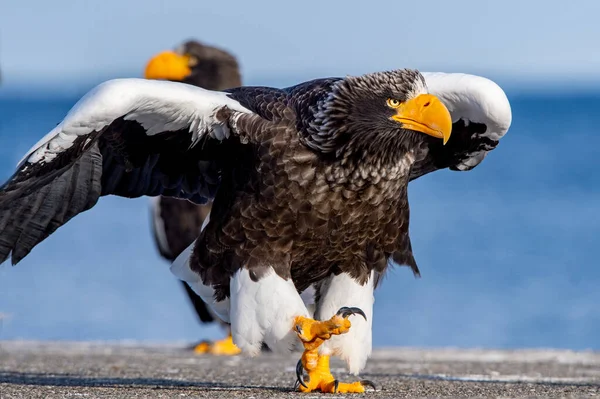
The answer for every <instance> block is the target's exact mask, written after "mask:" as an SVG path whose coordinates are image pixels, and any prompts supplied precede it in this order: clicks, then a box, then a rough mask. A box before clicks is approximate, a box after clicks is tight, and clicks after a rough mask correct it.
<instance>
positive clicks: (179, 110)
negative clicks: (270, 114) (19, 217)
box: [19, 79, 251, 166]
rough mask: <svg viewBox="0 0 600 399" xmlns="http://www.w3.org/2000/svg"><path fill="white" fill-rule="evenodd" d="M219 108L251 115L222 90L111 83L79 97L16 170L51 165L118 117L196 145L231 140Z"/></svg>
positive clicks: (138, 81)
mask: <svg viewBox="0 0 600 399" xmlns="http://www.w3.org/2000/svg"><path fill="white" fill-rule="evenodd" d="M222 107H228V108H230V109H231V110H233V111H237V112H241V113H251V111H250V110H248V109H247V108H245V107H243V106H242V105H241V104H240V103H239V102H237V101H235V100H233V99H231V98H230V97H228V96H227V93H224V92H218V91H211V90H205V89H202V88H200V87H196V86H192V85H187V84H184V83H176V82H168V81H160V80H146V79H114V80H109V81H107V82H104V83H102V84H100V85H98V86H96V87H95V88H94V89H92V90H91V91H89V92H88V93H87V94H86V95H85V96H83V97H82V98H81V99H80V100H79V101H78V102H77V104H75V106H73V108H72V109H71V110H70V111H69V113H68V114H67V116H66V117H65V119H64V120H63V121H62V122H61V123H60V124H59V125H58V126H56V127H55V128H54V129H52V131H51V132H50V133H48V134H47V135H46V136H44V137H43V138H42V139H41V140H40V141H39V142H38V143H36V145H34V146H33V147H32V148H31V149H30V150H29V151H28V152H27V154H26V155H25V156H24V157H23V159H22V160H21V161H20V162H19V166H21V165H22V164H23V162H25V161H27V162H29V163H36V162H42V161H45V162H48V161H51V160H52V159H54V158H55V157H56V155H57V154H58V153H60V152H62V151H64V150H65V149H67V148H69V147H70V146H71V145H72V144H73V142H74V141H75V139H76V138H77V137H79V136H83V135H86V134H90V133H91V132H93V131H99V130H101V129H102V128H104V127H105V126H108V125H110V124H111V123H112V122H113V121H114V120H115V119H117V118H120V117H124V119H126V120H135V121H137V122H139V123H140V124H141V125H142V126H143V127H144V128H145V129H146V130H147V132H146V134H148V135H149V136H151V135H154V134H158V133H160V132H165V131H174V130H180V129H188V131H189V132H190V133H191V134H192V140H193V141H194V142H195V141H197V139H198V138H200V137H201V136H202V135H204V134H211V135H212V136H213V137H214V138H217V139H219V140H222V139H223V138H225V137H228V136H229V131H228V130H227V129H226V127H225V126H223V125H222V124H220V123H219V122H218V121H217V119H216V118H215V114H216V112H217V111H218V110H219V109H221V108H222Z"/></svg>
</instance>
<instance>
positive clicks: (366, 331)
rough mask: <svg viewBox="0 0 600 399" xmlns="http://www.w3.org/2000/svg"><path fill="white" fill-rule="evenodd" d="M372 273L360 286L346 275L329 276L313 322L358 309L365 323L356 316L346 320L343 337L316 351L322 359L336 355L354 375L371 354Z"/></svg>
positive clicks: (333, 338) (327, 342) (336, 337)
mask: <svg viewBox="0 0 600 399" xmlns="http://www.w3.org/2000/svg"><path fill="white" fill-rule="evenodd" d="M373 283H374V278H373V272H371V276H370V277H369V281H367V283H366V284H365V285H360V284H359V283H358V282H357V281H356V280H355V279H353V278H352V277H350V276H349V275H348V274H346V273H341V274H338V275H333V274H332V275H331V276H329V277H328V278H327V279H326V280H324V281H323V283H322V285H321V288H320V294H321V297H320V300H319V303H317V309H316V311H315V319H317V320H328V319H329V318H331V317H332V316H333V315H334V314H336V312H337V311H338V310H339V309H340V308H342V307H344V306H347V307H358V308H360V309H362V311H363V312H365V315H366V316H367V320H365V319H364V318H363V317H362V316H360V315H352V316H350V322H351V323H352V327H350V330H349V331H348V332H347V333H346V334H342V335H334V336H332V337H331V338H330V339H329V340H327V341H325V342H324V343H323V345H321V347H320V348H319V353H321V354H323V355H337V356H340V357H341V358H342V359H343V360H345V361H346V363H347V365H348V371H350V372H351V373H353V374H358V373H359V372H360V370H362V369H363V368H364V367H365V365H366V363H367V359H368V358H369V356H370V355H371V350H372V331H371V330H372V325H373V303H374V302H375V297H374V296H373V290H374V287H373Z"/></svg>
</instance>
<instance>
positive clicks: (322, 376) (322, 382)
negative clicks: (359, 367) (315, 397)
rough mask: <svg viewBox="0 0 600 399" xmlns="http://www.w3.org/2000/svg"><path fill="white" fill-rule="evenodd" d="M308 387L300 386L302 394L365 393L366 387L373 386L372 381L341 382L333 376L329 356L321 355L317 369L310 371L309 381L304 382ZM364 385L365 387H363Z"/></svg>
mask: <svg viewBox="0 0 600 399" xmlns="http://www.w3.org/2000/svg"><path fill="white" fill-rule="evenodd" d="M302 364H303V365H304V368H305V369H308V367H306V366H307V365H306V364H304V356H303V358H302ZM304 383H305V385H306V386H303V385H302V384H300V385H299V386H298V388H299V390H300V392H313V391H317V390H318V391H321V392H324V393H363V392H365V385H368V386H372V387H373V384H372V383H371V382H370V381H363V382H360V381H356V382H352V383H344V382H339V381H337V380H336V379H335V378H333V375H332V374H331V370H330V368H329V356H326V355H319V356H318V360H317V364H316V367H314V368H312V369H311V370H309V371H308V380H307V381H305V382H304ZM363 384H364V385H363Z"/></svg>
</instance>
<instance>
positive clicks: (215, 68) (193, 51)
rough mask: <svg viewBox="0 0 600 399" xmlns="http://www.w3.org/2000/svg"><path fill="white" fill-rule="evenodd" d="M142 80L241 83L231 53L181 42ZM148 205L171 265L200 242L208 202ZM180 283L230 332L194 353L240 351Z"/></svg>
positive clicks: (203, 318) (218, 86) (201, 314)
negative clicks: (189, 247) (188, 248)
mask: <svg viewBox="0 0 600 399" xmlns="http://www.w3.org/2000/svg"><path fill="white" fill-rule="evenodd" d="M144 77H145V78H147V79H165V80H171V81H175V82H183V83H188V84H192V85H194V86H198V87H202V88H204V89H208V90H225V89H229V88H232V87H239V86H241V85H242V79H241V76H240V71H239V66H238V62H237V60H236V58H235V57H234V56H233V55H231V54H230V53H228V52H226V51H224V50H221V49H219V48H216V47H212V46H208V45H205V44H202V43H200V42H198V41H195V40H188V41H186V42H184V43H183V44H182V45H181V46H179V47H178V48H177V49H176V50H175V51H164V52H161V53H159V54H157V55H155V56H154V57H152V58H151V59H150V61H149V62H148V64H147V65H146V69H145V71H144ZM151 206H152V213H151V217H152V227H153V233H154V241H155V244H156V246H157V248H158V250H159V252H160V254H161V255H162V256H163V257H164V258H165V259H167V260H168V261H170V262H173V261H174V260H175V258H177V256H179V254H180V253H181V252H182V251H183V250H184V249H186V248H187V247H188V246H189V245H190V244H192V243H193V242H194V240H195V239H196V238H198V235H199V234H200V228H201V227H202V223H203V222H204V219H206V216H207V215H208V213H209V212H210V208H211V203H210V202H209V203H207V204H205V205H198V204H194V203H192V202H190V201H186V200H181V199H178V198H173V197H163V196H159V197H155V199H154V201H153V202H152V205H151ZM181 284H182V285H183V287H184V289H185V292H186V294H187V296H188V298H189V299H190V301H191V303H192V305H193V306H194V310H195V311H196V314H197V315H198V319H199V320H200V322H202V323H212V322H215V321H217V322H220V324H221V326H222V327H223V328H224V329H226V330H227V332H228V334H227V338H225V339H222V340H218V341H215V342H210V341H202V342H200V344H198V345H196V346H195V348H194V351H195V352H196V353H211V354H213V355H236V354H238V353H240V349H239V348H238V347H237V346H235V345H234V344H233V340H232V338H231V329H230V327H229V324H227V323H225V322H224V321H222V320H221V319H220V318H219V317H218V316H216V315H215V314H213V313H212V312H211V310H210V308H209V307H208V306H207V305H206V303H205V302H204V301H203V300H202V298H200V297H199V296H198V295H197V294H196V293H195V292H194V291H193V290H192V289H191V288H190V286H189V285H188V284H187V283H186V282H185V281H181Z"/></svg>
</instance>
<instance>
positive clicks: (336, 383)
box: [333, 380, 340, 393]
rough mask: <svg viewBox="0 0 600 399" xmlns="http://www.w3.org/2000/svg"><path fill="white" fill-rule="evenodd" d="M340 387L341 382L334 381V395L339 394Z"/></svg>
mask: <svg viewBox="0 0 600 399" xmlns="http://www.w3.org/2000/svg"><path fill="white" fill-rule="evenodd" d="M339 386H340V382H339V381H338V380H334V381H333V393H337V390H338V387H339Z"/></svg>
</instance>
